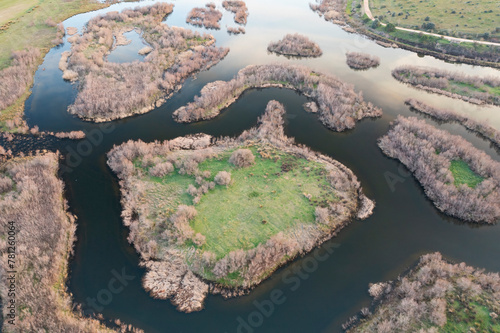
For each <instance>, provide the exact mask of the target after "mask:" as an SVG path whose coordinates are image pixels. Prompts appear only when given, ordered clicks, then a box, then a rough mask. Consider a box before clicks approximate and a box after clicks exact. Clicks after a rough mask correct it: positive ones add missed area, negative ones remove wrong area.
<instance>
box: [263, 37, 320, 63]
mask: <svg viewBox="0 0 500 333" xmlns="http://www.w3.org/2000/svg"><path fill="white" fill-rule="evenodd" d="M267 50H268V51H269V52H274V53H278V54H283V55H288V56H297V57H319V56H321V55H322V54H323V51H321V48H320V47H319V45H318V44H316V43H315V42H313V41H312V40H310V39H309V38H307V37H306V36H303V35H299V34H297V33H296V34H287V35H286V36H285V37H283V39H281V40H279V41H277V42H271V43H269V45H268V46H267Z"/></svg>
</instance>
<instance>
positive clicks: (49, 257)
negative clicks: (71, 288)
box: [0, 153, 141, 332]
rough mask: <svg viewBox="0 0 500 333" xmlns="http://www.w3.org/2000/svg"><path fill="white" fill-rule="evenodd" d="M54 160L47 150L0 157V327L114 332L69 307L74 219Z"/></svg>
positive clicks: (56, 161)
mask: <svg viewBox="0 0 500 333" xmlns="http://www.w3.org/2000/svg"><path fill="white" fill-rule="evenodd" d="M58 160H59V156H58V154H57V153H46V154H43V155H36V156H28V157H17V158H12V159H8V160H6V161H3V162H1V161H0V212H1V214H0V225H1V227H2V229H3V230H5V234H4V235H5V238H3V239H2V240H1V241H0V250H1V253H2V263H1V265H0V271H1V273H2V276H4V277H6V278H5V279H3V281H2V283H1V286H0V288H1V295H2V300H1V301H2V310H3V318H4V322H3V326H4V327H3V330H4V331H5V332H30V331H33V330H38V329H40V328H42V327H43V328H45V329H46V330H48V331H51V332H60V331H64V332H69V331H78V332H117V331H119V329H120V327H116V328H117V329H116V330H115V329H113V328H108V327H105V326H104V325H102V324H101V323H100V322H99V321H97V320H94V319H90V318H84V317H82V316H81V315H80V314H79V313H78V312H74V309H73V308H72V301H71V296H70V294H69V293H68V292H67V290H66V279H67V274H68V271H67V270H68V259H69V257H70V256H71V253H72V251H73V243H74V242H75V236H74V233H75V229H76V223H75V217H74V216H73V215H71V214H70V213H68V207H67V204H66V201H65V200H64V185H63V183H62V181H61V180H60V179H58V178H57V173H58V163H59V162H58ZM7 235H8V238H7ZM7 277H9V278H7ZM7 291H8V292H7ZM121 329H122V330H121V331H122V332H141V331H140V330H136V329H132V328H131V327H127V326H125V325H123V326H122V327H121Z"/></svg>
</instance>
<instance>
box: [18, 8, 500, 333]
mask: <svg viewBox="0 0 500 333" xmlns="http://www.w3.org/2000/svg"><path fill="white" fill-rule="evenodd" d="M150 3H153V1H143V2H140V3H139V4H140V5H146V4H150ZM174 4H175V7H174V12H173V13H172V14H171V15H170V16H169V17H168V18H167V19H166V23H167V24H170V25H176V26H184V27H186V23H185V18H186V16H187V13H188V11H189V10H190V9H191V8H192V7H193V6H203V5H204V2H203V1H182V2H177V1H176V2H174ZM135 5H136V4H135V3H125V4H118V5H113V6H112V7H111V8H107V9H105V10H103V11H100V12H106V11H110V10H119V9H122V8H126V7H131V6H135ZM247 6H248V8H249V12H250V16H249V17H248V25H247V26H246V34H245V35H239V36H230V35H228V34H227V33H226V31H225V26H226V25H229V26H234V25H235V24H234V23H233V22H232V14H230V13H228V12H225V11H224V10H222V9H221V10H222V11H223V12H224V17H223V21H222V22H221V26H222V27H223V28H222V29H221V30H220V31H213V30H210V31H208V32H209V33H213V34H214V36H215V37H216V39H217V44H218V45H220V46H227V47H230V49H231V51H230V53H229V55H228V56H227V57H226V58H225V59H224V60H223V61H222V62H221V63H219V64H218V65H216V66H214V67H213V68H212V69H210V70H209V71H207V72H203V73H201V74H199V75H198V77H197V78H196V79H189V80H187V81H186V84H185V85H184V87H183V88H182V90H181V91H180V92H178V93H176V94H175V95H174V96H173V97H172V98H171V99H170V100H169V101H168V102H167V103H166V104H165V105H163V106H161V107H159V108H157V109H155V110H153V111H152V112H150V113H147V114H144V115H141V116H137V117H132V118H128V119H124V120H119V121H115V122H113V123H111V125H110V126H108V128H106V129H105V131H103V130H102V125H99V124H92V123H87V122H83V121H81V120H79V119H77V118H75V117H73V116H71V115H69V114H68V113H67V112H66V108H67V106H68V105H69V104H71V103H72V101H73V100H74V98H75V96H76V86H75V85H71V84H69V83H66V82H64V81H63V80H62V78H61V74H62V73H61V72H60V71H59V69H58V68H57V65H58V61H59V58H60V55H61V53H62V52H63V51H65V50H68V49H69V43H65V44H64V45H62V46H60V47H56V48H54V49H52V50H51V51H50V52H49V53H48V55H47V56H46V58H45V61H44V63H43V65H42V66H41V67H40V69H39V70H38V71H37V73H36V77H35V85H34V87H33V93H32V95H31V97H30V98H29V100H28V101H27V103H26V110H25V113H26V117H27V121H28V123H29V125H30V127H31V126H34V125H38V126H39V127H40V129H41V130H47V131H70V130H85V131H89V132H91V133H92V135H90V138H89V139H87V140H85V141H83V142H70V141H64V142H63V144H62V146H61V147H59V148H60V149H61V150H62V151H63V152H64V153H65V154H66V153H68V152H71V151H76V152H79V153H76V154H73V155H72V158H70V159H67V160H66V161H65V168H63V170H65V172H63V173H62V174H63V179H64V181H65V183H66V188H67V198H68V200H69V204H70V206H71V210H72V212H73V213H74V214H76V216H77V217H78V230H77V238H78V241H77V243H76V245H75V254H74V257H73V259H72V262H71V267H70V270H71V272H70V278H69V281H68V285H69V290H70V291H71V292H72V293H73V295H74V300H75V303H80V304H84V306H83V307H84V309H85V310H86V312H87V313H90V312H92V310H91V309H92V306H90V304H89V302H88V299H89V298H96V297H97V296H98V295H99V296H101V297H100V298H101V302H98V303H99V304H96V305H95V306H94V307H95V308H96V310H97V311H98V312H100V313H102V314H103V315H104V317H105V319H106V320H115V319H120V320H121V321H122V322H125V323H130V324H133V325H135V326H137V327H139V328H142V329H144V330H145V332H252V331H254V332H339V331H341V324H342V323H343V322H345V321H346V320H347V319H348V317H350V316H352V315H354V314H356V312H357V311H358V310H359V309H361V308H362V307H364V306H368V305H369V303H370V298H369V296H368V293H367V288H368V284H369V283H370V282H378V281H383V280H388V279H394V278H396V277H397V276H398V274H400V273H401V272H403V271H404V270H405V269H407V268H408V267H410V266H411V265H412V264H414V263H415V261H416V260H417V258H418V257H419V256H420V255H421V254H423V253H428V252H431V251H441V252H442V253H443V255H444V257H445V258H447V259H450V260H453V261H465V262H467V263H468V264H470V265H474V266H478V267H483V268H485V269H486V270H489V271H500V261H499V260H498V253H500V242H499V241H498V239H500V226H498V225H496V226H471V225H468V224H464V223H461V222H460V221H458V220H456V219H453V218H449V217H446V216H444V215H443V214H441V213H439V212H438V211H437V210H436V209H435V208H434V206H433V205H432V203H431V202H430V201H429V200H428V199H427V198H426V197H425V195H424V193H423V190H422V188H421V187H420V186H419V185H418V183H417V182H416V180H415V179H414V178H413V177H412V176H409V175H408V174H407V172H406V170H405V168H404V167H403V166H401V164H400V163H399V162H397V161H395V160H391V159H389V158H387V157H385V156H384V155H383V154H382V153H381V151H380V149H379V148H378V147H377V144H376V143H377V139H378V138H379V137H380V136H382V135H383V134H385V133H386V132H387V130H388V127H389V123H390V121H391V120H393V119H394V118H395V117H396V116H397V115H398V114H401V115H405V116H417V117H419V118H423V116H421V115H418V114H414V113H412V112H410V111H409V110H408V108H407V107H406V106H405V105H404V104H403V102H404V100H405V99H406V98H408V97H413V98H417V99H421V100H423V101H425V102H428V103H430V104H433V105H435V106H443V107H447V108H454V109H456V110H457V111H460V112H461V113H463V114H468V115H470V116H471V117H474V119H477V120H485V119H488V120H489V122H490V124H492V125H493V126H495V127H497V128H500V108H498V107H478V106H474V105H470V104H467V103H465V102H462V101H459V100H453V99H449V98H446V97H443V96H438V95H432V94H428V93H425V92H422V91H418V90H415V89H413V88H411V87H408V86H406V85H403V84H401V83H399V82H397V81H396V80H394V79H393V78H392V77H391V74H390V71H391V69H393V68H394V67H396V66H398V65H401V64H418V65H429V66H435V67H438V68H442V69H450V70H459V71H463V72H466V73H474V74H478V75H495V76H500V72H499V71H497V70H493V69H490V68H482V67H473V66H468V65H457V64H450V63H445V62H443V61H440V60H437V59H434V58H431V57H421V56H418V55H417V54H414V53H411V52H408V51H405V50H400V49H385V48H382V47H381V46H379V45H377V44H375V43H374V42H372V41H370V40H367V39H365V38H364V37H362V36H359V35H356V34H350V33H346V32H345V31H343V30H342V29H341V28H339V27H338V26H336V25H334V24H331V23H328V22H325V21H324V20H323V19H322V18H320V17H319V16H318V15H317V14H316V13H314V12H312V11H311V10H310V9H309V4H308V1H307V0H300V1H298V0H275V1H264V0H250V1H248V2H247ZM219 7H220V5H219ZM95 15H97V13H96V12H94V13H86V14H81V15H77V16H75V17H72V18H70V19H68V20H67V21H66V22H65V23H64V24H65V26H66V27H69V26H74V27H78V28H79V29H80V28H81V27H82V26H83V25H84V24H85V22H87V21H88V20H89V18H91V17H93V16H95ZM187 27H189V28H191V29H195V30H198V31H200V32H207V31H206V30H203V29H199V28H194V27H191V26H187ZM289 32H299V33H302V34H305V35H307V36H308V37H310V38H311V39H313V40H314V41H316V42H317V43H318V44H319V45H320V46H321V48H322V49H323V56H322V57H320V58H318V59H308V60H289V59H287V58H285V57H278V56H276V55H272V54H268V53H267V51H266V47H267V44H268V43H269V42H270V41H272V40H278V39H280V38H282V37H283V35H285V34H286V33H289ZM136 51H137V50H135V49H134V50H133V51H131V52H136ZM346 51H363V52H368V53H371V54H374V55H377V56H379V57H380V58H381V66H379V67H378V68H376V69H372V70H369V71H361V72H355V71H352V70H351V69H349V68H348V67H347V65H346V64H345V56H344V54H345V52H346ZM123 57H125V56H123ZM132 58H133V57H132ZM126 59H128V58H126ZM276 61H279V62H294V63H300V64H305V65H308V66H311V67H312V68H314V69H317V70H319V71H324V72H328V73H331V74H334V75H336V76H338V77H339V78H341V79H342V80H344V81H346V82H349V83H352V84H354V85H355V86H356V89H357V90H362V91H363V93H364V96H365V99H366V100H368V101H371V102H372V103H374V104H375V105H377V106H380V107H382V109H383V111H384V115H383V116H382V117H381V118H378V119H376V120H364V121H362V122H360V123H358V124H357V126H356V128H355V129H354V130H351V131H348V132H345V133H335V132H332V131H329V130H327V129H326V128H325V127H323V126H322V125H321V123H320V122H319V121H318V120H317V117H316V116H315V115H313V114H308V113H306V112H304V110H303V108H302V104H303V103H304V102H305V101H306V98H305V97H302V96H299V95H297V94H296V93H295V92H292V91H288V90H283V89H277V88H272V89H264V90H252V91H248V92H246V93H245V94H244V95H243V96H242V98H241V99H239V100H238V101H237V102H236V103H235V104H234V105H232V106H231V107H229V108H228V109H227V110H225V111H224V112H223V113H222V114H221V115H220V116H219V117H218V118H216V119H214V120H212V121H208V122H203V123H197V124H190V125H185V124H177V123H175V122H174V121H173V120H172V112H173V111H174V110H175V109H176V108H178V107H180V106H182V105H184V104H185V103H187V102H189V101H191V100H192V99H193V97H194V96H195V95H196V94H198V93H199V91H200V89H201V88H202V87H203V85H204V84H206V83H207V82H211V81H213V80H228V79H230V78H231V77H232V76H233V75H234V74H235V73H236V72H237V71H238V70H239V69H241V68H243V67H245V66H247V65H249V64H261V63H270V62H276ZM271 99H276V100H278V101H280V102H282V103H283V104H284V105H285V107H286V109H287V112H288V113H287V116H286V132H287V134H288V135H289V136H292V137H295V139H296V141H297V142H298V143H301V144H305V145H307V146H309V147H311V148H312V149H314V150H317V151H320V152H322V153H324V154H327V155H329V156H332V157H333V158H335V159H337V160H339V161H340V162H342V163H344V164H345V165H346V166H348V167H349V168H351V169H352V170H353V171H354V173H355V174H356V175H357V176H358V178H359V179H360V181H361V182H362V185H363V188H364V190H365V193H366V194H367V195H368V196H369V197H370V198H372V199H374V200H375V201H376V203H377V206H376V209H375V212H374V214H373V215H372V216H371V217H370V218H369V219H367V220H365V221H363V222H360V221H353V223H352V224H351V225H349V226H348V227H347V228H345V229H344V230H343V231H342V232H341V233H340V235H339V236H338V237H336V238H334V239H333V240H331V241H330V242H327V244H325V245H324V246H323V247H322V248H323V252H325V253H329V252H331V253H329V254H328V255H326V254H325V253H323V252H322V254H323V255H322V256H321V260H318V259H315V257H314V255H312V254H311V255H309V256H306V257H304V258H302V259H298V260H296V261H295V262H293V263H291V264H290V265H288V266H286V267H284V268H282V269H280V270H279V271H278V272H277V273H276V274H274V275H273V276H272V277H271V278H270V279H268V280H266V281H265V282H264V283H262V285H260V286H259V287H257V288H256V289H255V290H254V291H252V292H251V293H250V295H248V296H244V297H239V298H235V299H231V300H224V299H223V298H222V297H220V296H209V297H208V299H207V302H206V308H205V309H204V310H203V311H201V312H198V313H192V314H184V313H180V312H178V311H176V309H175V308H174V306H172V305H171V304H170V302H169V301H168V300H167V301H163V300H155V299H152V298H151V297H150V296H149V295H148V294H147V293H146V292H145V291H144V290H143V288H142V286H141V278H142V276H143V274H144V270H143V269H142V268H140V267H138V262H139V258H138V255H137V254H136V253H135V251H134V249H133V248H132V246H130V245H129V244H128V242H127V233H128V231H127V229H126V228H125V227H124V226H123V225H122V222H121V218H120V211H121V206H120V196H119V190H118V181H117V179H116V177H115V176H114V175H113V174H112V173H111V171H110V170H109V168H108V167H107V166H106V157H105V154H106V152H108V151H109V150H110V149H111V148H112V146H113V145H115V144H120V143H122V142H124V141H127V140H130V139H132V140H137V139H141V140H143V141H147V142H150V141H153V140H165V139H171V138H175V137H177V136H181V135H186V134H189V133H198V132H204V133H207V134H211V135H214V136H226V135H238V134H239V133H241V132H242V131H243V130H245V129H248V128H250V127H252V126H254V125H255V124H256V122H257V118H258V116H259V115H261V114H262V113H263V112H264V108H265V105H266V104H267V102H268V101H269V100H271ZM427 121H429V122H431V123H433V124H434V125H436V126H439V127H441V128H445V129H447V130H450V131H452V132H453V133H455V134H459V135H462V136H463V137H465V138H466V139H467V140H469V141H471V142H472V143H473V144H474V145H475V146H476V147H478V148H480V149H483V150H485V151H486V152H487V153H488V154H489V155H491V156H492V157H493V158H494V159H496V160H500V155H499V153H498V151H497V150H495V149H494V148H492V147H491V146H490V143H489V142H487V141H485V140H483V139H481V138H479V137H478V136H476V135H475V134H472V133H470V132H468V131H466V130H465V129H463V128H462V127H460V126H458V125H454V124H451V125H450V124H445V125H440V124H437V123H435V122H433V121H431V120H427ZM91 138H93V139H91ZM76 156H78V158H76ZM388 179H389V180H391V181H392V182H391V181H388ZM394 182H396V183H394ZM332 245H335V246H332ZM332 249H333V251H332ZM327 250H328V251H329V252H328V251H327ZM117 272H119V273H122V272H125V273H126V274H127V275H128V276H130V279H129V280H125V283H124V284H125V285H124V286H123V288H120V291H116V292H113V293H111V292H107V293H106V292H103V291H106V290H109V289H110V288H109V286H108V283H109V281H110V280H111V279H112V278H113V277H114V276H115V274H116V273H117ZM277 290H279V291H281V292H282V295H281V297H280V298H279V302H276V303H275V304H273V306H272V307H271V306H269V304H270V303H269V299H271V298H272V297H271V296H272V295H275V294H276V291H277ZM273 291H274V292H273ZM105 293H106V295H108V296H109V295H111V298H109V299H103V297H102V296H103V295H104V294H105ZM103 301H104V302H103ZM104 303H106V304H104ZM277 303H279V304H277ZM256 304H260V305H261V306H262V305H264V306H265V305H267V307H264V308H263V310H259V306H258V305H256ZM243 321H244V322H245V324H244V325H243V324H241V322H243Z"/></svg>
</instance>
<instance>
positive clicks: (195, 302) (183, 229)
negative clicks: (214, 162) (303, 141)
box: [108, 101, 373, 312]
mask: <svg viewBox="0 0 500 333" xmlns="http://www.w3.org/2000/svg"><path fill="white" fill-rule="evenodd" d="M284 114H285V110H284V108H283V106H282V105H281V104H280V103H278V102H276V101H271V102H269V104H268V107H267V108H266V113H265V114H264V115H263V116H262V117H261V118H260V119H259V124H260V125H259V127H258V128H252V129H250V130H248V131H245V132H243V133H242V134H241V135H240V136H239V137H237V138H221V139H217V140H215V139H214V138H212V137H210V136H207V135H197V136H191V137H184V138H177V139H174V140H170V141H165V142H163V143H159V142H154V143H149V144H147V143H144V142H141V141H139V142H133V141H129V142H127V143H124V144H122V145H121V146H118V147H114V148H113V149H112V150H111V151H110V152H109V153H108V165H109V166H110V167H111V169H112V170H113V171H114V172H116V173H117V175H118V177H119V178H120V186H121V192H122V206H123V212H122V216H123V220H124V224H125V225H127V226H128V227H129V228H130V235H129V241H130V242H131V243H132V244H133V245H134V247H135V248H136V250H137V251H138V252H139V253H140V255H141V257H142V260H143V262H142V265H144V266H145V267H146V268H147V269H148V272H147V274H146V276H145V277H144V280H143V284H144V286H145V288H146V289H147V290H148V291H149V292H150V293H151V294H152V295H153V296H155V297H158V298H163V299H165V298H170V299H171V300H172V302H173V303H174V304H175V305H177V307H178V309H179V310H180V311H185V312H191V311H199V310H201V309H202V308H203V300H204V298H205V297H206V295H207V293H208V292H211V293H222V294H223V295H224V296H225V297H230V296H234V295H239V294H241V289H240V291H238V288H245V289H249V288H252V287H254V286H255V285H257V284H258V283H260V282H261V281H262V280H263V279H265V278H267V277H268V276H270V275H271V274H272V272H273V271H274V270H276V269H277V268H278V267H279V266H281V265H283V264H284V263H286V262H288V261H289V260H292V259H293V258H295V257H296V256H299V255H302V254H305V253H307V252H309V251H311V250H312V249H313V248H314V247H315V246H317V245H319V244H321V243H322V242H324V241H325V240H327V239H329V238H331V237H333V236H334V235H335V234H336V233H337V232H338V231H339V230H340V229H341V228H342V227H343V226H344V225H345V224H347V223H348V222H349V221H350V220H351V219H352V218H353V217H355V216H356V217H358V216H359V213H360V212H362V213H363V214H365V215H364V217H367V216H368V215H370V213H371V211H370V212H368V214H366V211H365V210H366V206H367V204H368V206H370V205H369V204H371V205H372V206H371V208H373V202H372V201H371V200H369V199H368V198H366V196H364V194H363V193H362V189H361V186H360V183H359V181H358V180H357V179H356V176H355V175H354V174H353V173H352V172H351V171H350V170H349V169H348V168H347V167H345V166H344V165H342V164H341V163H339V162H337V161H335V160H333V159H331V158H329V157H326V156H323V155H320V154H317V153H314V152H312V151H310V150H308V149H307V148H305V147H302V146H301V147H299V146H295V145H293V139H291V138H288V137H286V136H285V134H284V128H283V124H284V120H283V115H284ZM250 147H253V148H255V149H257V151H260V154H261V156H262V158H267V159H272V158H274V157H273V156H270V155H269V156H268V155H267V153H266V152H271V151H273V149H275V150H278V151H280V152H286V153H287V154H292V155H294V156H297V157H300V158H302V159H307V160H308V161H311V162H314V163H320V164H321V165H322V166H324V167H325V171H326V174H325V175H326V178H327V179H328V182H329V183H330V186H331V187H332V188H331V191H332V192H331V193H334V196H335V198H336V199H335V200H334V201H331V202H329V201H324V202H325V204H324V207H323V208H324V209H323V210H322V211H321V214H322V215H321V223H314V221H311V222H312V224H311V223H309V224H308V223H305V221H304V222H303V223H299V224H298V226H296V227H295V226H294V227H290V229H291V230H288V229H287V230H283V231H282V232H279V233H277V234H275V235H273V236H271V238H270V239H268V240H267V241H266V242H263V243H261V244H258V245H256V246H255V247H254V248H250V249H246V250H245V249H239V250H235V251H231V252H229V253H228V254H227V255H225V256H224V257H222V258H217V257H216V255H215V254H214V253H212V252H210V251H204V249H203V247H196V246H193V245H189V244H190V243H189V241H192V243H193V244H204V243H205V237H204V235H201V234H197V233H195V231H194V230H193V229H192V227H191V226H190V223H189V222H190V221H191V220H192V219H193V218H194V216H195V215H196V214H197V211H196V208H195V207H196V205H197V204H198V203H197V202H198V201H197V200H193V204H194V206H186V205H183V204H181V205H179V206H177V209H174V210H172V209H167V210H166V211H164V208H162V209H161V212H160V213H159V214H158V215H157V213H153V212H154V211H155V210H154V208H153V206H156V207H166V206H162V205H167V204H168V203H160V202H158V203H153V202H149V203H148V202H145V200H143V198H144V193H146V192H148V191H155V185H154V183H151V182H145V181H144V177H143V176H144V173H143V171H141V169H140V168H137V167H136V166H135V165H150V166H149V168H150V170H151V168H155V166H154V165H153V164H150V163H164V162H163V161H169V162H170V163H173V164H174V165H175V171H174V172H177V173H179V174H191V175H192V176H193V177H195V178H196V185H197V186H199V187H197V186H195V185H191V186H189V187H188V189H187V191H186V192H187V193H188V194H189V195H190V196H191V197H193V198H194V199H196V198H200V197H202V196H203V195H205V194H206V193H208V192H209V191H211V190H212V189H213V188H214V187H215V186H216V184H215V183H217V184H218V185H219V186H220V185H222V186H228V185H229V184H231V175H230V174H229V173H227V172H224V171H222V172H219V173H218V174H217V175H216V176H215V178H214V183H212V182H211V181H210V179H209V177H211V175H210V172H206V171H205V172H202V171H200V170H199V169H198V166H199V164H200V163H203V162H204V161H206V160H207V159H209V158H212V159H217V158H218V156H219V155H220V154H223V153H224V152H227V151H232V150H236V151H237V152H238V153H234V155H235V157H234V158H233V162H235V163H237V164H238V165H241V166H243V167H245V166H248V163H250V162H252V161H250V160H252V157H254V156H253V153H252V151H251V150H250V149H249V148H250ZM238 149H240V150H238ZM248 152H250V154H252V157H250V154H248ZM236 155H237V156H236ZM242 156H243V157H242ZM265 156H267V157H265ZM276 158H278V157H276ZM240 162H241V163H240ZM282 168H283V167H282ZM250 176H251V175H250ZM171 191H177V190H174V189H173V188H172V190H171ZM151 205H153V206H151ZM152 213H153V215H151V214H152ZM325 213H327V214H326V215H325ZM232 236H233V235H227V237H232ZM186 242H187V243H186ZM234 272H239V278H238V279H237V280H236V281H238V283H234V282H233V284H227V283H226V284H224V283H223V282H222V281H233V280H230V278H229V275H230V274H231V273H234ZM200 277H203V279H201V278H200ZM204 279H206V280H204ZM225 279H227V280H225ZM207 280H209V281H207ZM214 281H219V282H214ZM208 283H209V284H210V288H209V285H208ZM228 288H229V289H228ZM232 288H236V291H235V290H234V289H232Z"/></svg>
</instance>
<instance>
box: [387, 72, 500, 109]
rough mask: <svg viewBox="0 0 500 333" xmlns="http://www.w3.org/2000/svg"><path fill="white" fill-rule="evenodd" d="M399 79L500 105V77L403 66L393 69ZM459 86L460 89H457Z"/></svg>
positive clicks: (438, 92)
mask: <svg viewBox="0 0 500 333" xmlns="http://www.w3.org/2000/svg"><path fill="white" fill-rule="evenodd" d="M392 76H394V78H396V79H397V80H399V81H401V82H404V83H408V84H411V85H413V86H415V87H417V88H420V89H424V90H427V91H431V92H434V93H437V94H442V95H446V96H449V97H453V98H458V99H463V100H465V101H468V102H471V103H475V104H483V103H488V104H493V105H500V94H499V93H496V92H495V90H498V88H499V87H500V79H497V78H494V77H484V78H482V77H478V76H469V75H465V74H461V73H458V72H449V71H445V70H439V69H434V68H427V67H416V66H401V67H398V68H396V69H394V70H393V71H392ZM454 86H459V87H460V89H455V88H454ZM484 88H486V89H484Z"/></svg>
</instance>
